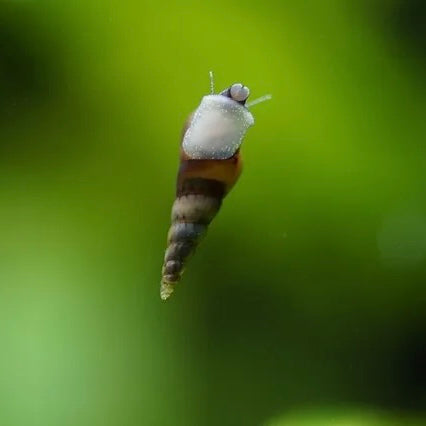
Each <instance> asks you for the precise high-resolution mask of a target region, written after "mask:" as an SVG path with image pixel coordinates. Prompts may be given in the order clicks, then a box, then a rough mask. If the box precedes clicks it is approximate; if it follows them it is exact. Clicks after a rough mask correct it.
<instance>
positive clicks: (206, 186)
mask: <svg viewBox="0 0 426 426" xmlns="http://www.w3.org/2000/svg"><path fill="white" fill-rule="evenodd" d="M210 79H211V94H210V95H207V96H204V97H203V98H202V100H201V103H200V105H199V106H198V108H197V109H196V110H195V112H194V113H192V114H191V115H190V116H189V118H188V120H187V122H186V124H185V127H184V130H183V138H182V144H181V150H180V167H179V171H178V176H177V186H176V199H175V201H174V203H173V207H172V215H171V222H172V224H171V226H170V229H169V233H168V236H167V249H166V253H165V256H164V264H163V269H162V280H161V290H160V295H161V298H162V299H163V300H166V299H168V298H169V297H170V295H171V294H172V293H173V290H174V287H175V285H176V284H177V283H178V282H179V280H180V278H181V275H182V273H183V270H184V267H185V264H186V261H187V260H188V258H189V256H190V255H191V254H192V253H193V252H194V250H195V248H196V247H197V245H198V243H199V241H200V240H201V238H202V237H203V235H204V234H205V232H206V230H207V227H208V225H209V224H210V222H211V221H212V219H213V218H214V217H215V216H216V214H217V212H218V211H219V209H220V206H221V204H222V200H223V198H224V197H225V195H226V194H227V193H228V192H229V190H230V189H231V188H232V187H233V185H234V184H235V183H236V181H237V180H238V177H239V176H240V173H241V166H242V164H241V156H240V146H241V143H242V141H243V138H244V136H245V134H246V132H247V129H248V128H249V127H250V126H252V125H253V124H254V118H253V116H252V114H251V113H250V111H249V110H248V107H249V106H251V105H254V104H256V103H259V102H262V101H264V100H267V99H270V95H266V96H263V97H261V98H259V99H257V100H255V101H253V102H252V103H250V104H246V101H247V98H248V97H249V94H250V91H249V89H248V87H246V86H244V85H242V84H241V83H235V84H232V85H231V86H230V87H228V88H227V89H225V90H224V91H222V92H221V93H219V94H214V84H213V76H212V73H210Z"/></svg>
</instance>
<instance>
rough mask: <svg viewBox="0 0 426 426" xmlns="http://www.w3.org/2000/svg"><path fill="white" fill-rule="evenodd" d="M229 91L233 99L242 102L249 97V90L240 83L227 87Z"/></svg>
mask: <svg viewBox="0 0 426 426" xmlns="http://www.w3.org/2000/svg"><path fill="white" fill-rule="evenodd" d="M229 93H230V94H231V97H232V99H233V100H234V101H237V102H244V101H245V100H246V99H247V98H248V97H249V95H250V90H249V88H248V87H246V86H243V85H242V84H241V83H235V84H233V85H232V86H231V88H230V89H229Z"/></svg>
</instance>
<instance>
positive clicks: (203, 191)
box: [160, 178, 225, 300]
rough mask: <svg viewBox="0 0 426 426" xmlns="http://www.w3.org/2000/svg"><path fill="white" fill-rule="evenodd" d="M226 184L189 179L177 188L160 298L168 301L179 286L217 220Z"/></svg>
mask: <svg viewBox="0 0 426 426" xmlns="http://www.w3.org/2000/svg"><path fill="white" fill-rule="evenodd" d="M224 189H225V188H224V184H223V183H221V182H219V181H216V180H211V179H203V178H195V179H187V180H185V181H184V182H183V183H182V184H181V185H180V186H178V189H177V194H176V199H175V201H174V203H173V207H172V215H171V222H172V224H171V226H170V229H169V233H168V235H167V249H166V253H165V255H164V264H163V269H162V280H161V290H160V295H161V298H162V299H163V300H166V299H168V298H169V297H170V295H171V294H172V293H173V290H174V286H175V285H176V283H178V282H179V280H180V278H181V275H182V273H183V270H184V267H185V263H186V261H187V260H188V258H189V257H190V256H191V254H192V253H193V252H194V251H195V249H196V247H197V245H198V243H199V242H200V240H201V239H202V237H203V236H204V234H205V233H206V231H207V227H208V225H209V223H210V222H211V221H212V219H213V218H214V217H215V216H216V214H217V212H218V211H219V209H220V206H221V204H222V199H223V197H224V194H225V191H224Z"/></svg>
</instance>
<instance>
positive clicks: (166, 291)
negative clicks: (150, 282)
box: [160, 282, 174, 300]
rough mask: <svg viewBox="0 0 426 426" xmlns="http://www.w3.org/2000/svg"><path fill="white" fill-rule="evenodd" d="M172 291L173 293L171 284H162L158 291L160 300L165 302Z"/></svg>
mask: <svg viewBox="0 0 426 426" xmlns="http://www.w3.org/2000/svg"><path fill="white" fill-rule="evenodd" d="M173 291H174V286H173V284H170V283H165V282H162V283H161V289H160V297H161V300H167V299H168V298H169V297H170V296H171V295H172V293H173Z"/></svg>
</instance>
